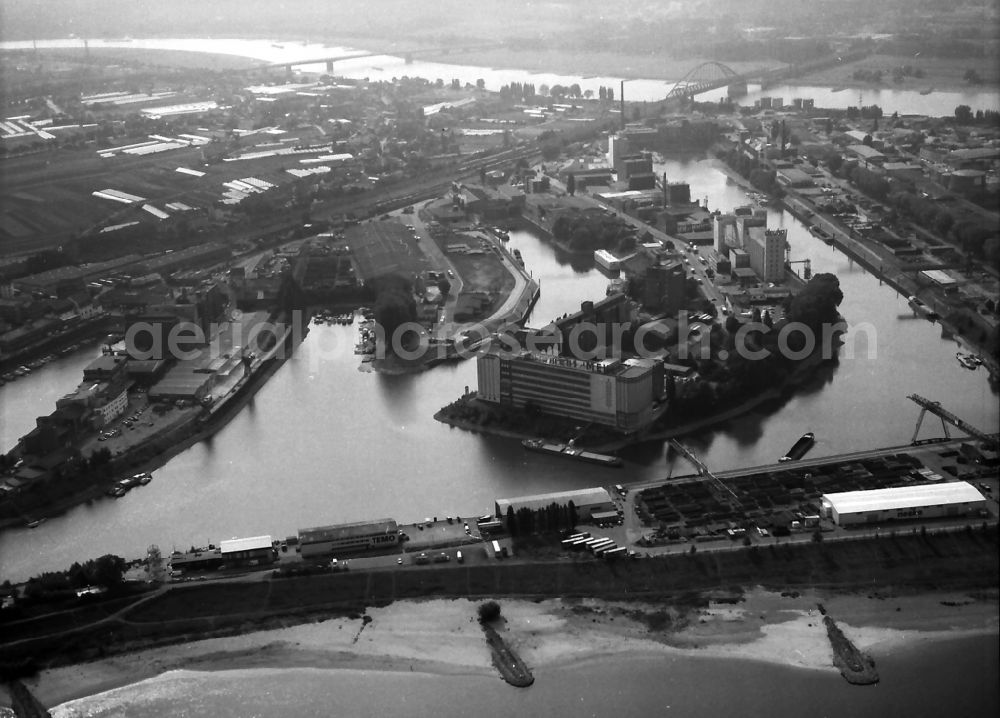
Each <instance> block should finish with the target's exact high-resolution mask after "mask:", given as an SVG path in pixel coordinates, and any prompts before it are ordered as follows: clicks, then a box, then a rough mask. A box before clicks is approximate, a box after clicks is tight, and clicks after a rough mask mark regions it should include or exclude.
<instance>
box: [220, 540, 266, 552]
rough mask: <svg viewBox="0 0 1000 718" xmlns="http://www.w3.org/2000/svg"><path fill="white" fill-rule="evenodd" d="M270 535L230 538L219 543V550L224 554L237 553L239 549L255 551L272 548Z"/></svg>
mask: <svg viewBox="0 0 1000 718" xmlns="http://www.w3.org/2000/svg"><path fill="white" fill-rule="evenodd" d="M272 545H273V544H272V542H271V537H270V536H251V537H249V538H240V539H230V540H228V541H222V542H220V543H219V550H220V551H221V552H222V555H223V556H225V555H226V554H227V553H235V552H237V551H254V550H257V549H264V548H271V546H272Z"/></svg>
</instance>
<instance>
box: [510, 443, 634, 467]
mask: <svg viewBox="0 0 1000 718" xmlns="http://www.w3.org/2000/svg"><path fill="white" fill-rule="evenodd" d="M521 446H523V447H524V448H525V449H527V450H528V451H538V452H541V453H543V454H554V455H556V456H568V457H570V458H572V459H579V460H580V461H586V462H588V463H591V464H600V465H601V466H611V467H615V468H620V467H621V466H622V460H621V459H620V458H618V457H617V456H610V455H609V454H598V453H597V452H596V451H587V450H586V449H581V448H579V447H577V446H575V445H574V444H573V442H572V441H570V442H569V443H568V444H563V443H560V442H555V441H545V440H544V439H525V440H524V441H522V442H521Z"/></svg>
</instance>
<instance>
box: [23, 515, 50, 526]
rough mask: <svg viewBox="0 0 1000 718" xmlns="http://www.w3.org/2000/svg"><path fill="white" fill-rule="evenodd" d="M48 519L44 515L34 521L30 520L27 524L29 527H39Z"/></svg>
mask: <svg viewBox="0 0 1000 718" xmlns="http://www.w3.org/2000/svg"><path fill="white" fill-rule="evenodd" d="M46 521H47V519H46V518H45V517H44V516H43V517H42V518H40V519H35V520H34V521H29V522H28V524H27V526H28V528H29V529H37V528H38V527H39V526H41V525H42V524H44V523H45V522H46Z"/></svg>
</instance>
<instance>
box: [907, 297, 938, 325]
mask: <svg viewBox="0 0 1000 718" xmlns="http://www.w3.org/2000/svg"><path fill="white" fill-rule="evenodd" d="M906 301H907V303H908V304H909V305H910V308H911V309H912V310H913V311H914V312H916V313H917V314H919V315H920V316H922V317H924V318H926V319H929V320H930V321H934V320H935V319H938V318H939V317H940V316H941V315H940V314H938V313H937V312H935V311H934V310H933V309H931V308H930V307H928V306H927V305H926V304H924V303H923V302H922V301H921V300H920V299H919V298H917V297H915V296H913V297H909V298H908V299H907V300H906Z"/></svg>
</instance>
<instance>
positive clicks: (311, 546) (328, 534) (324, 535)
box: [299, 519, 399, 558]
mask: <svg viewBox="0 0 1000 718" xmlns="http://www.w3.org/2000/svg"><path fill="white" fill-rule="evenodd" d="M398 543H399V526H397V524H396V522H395V521H394V520H393V519H378V520H377V521H361V522H358V523H353V524H340V525H337V526H317V527H315V528H311V529H299V547H300V550H301V553H302V558H309V557H311V556H323V555H329V554H332V553H338V554H344V553H356V552H358V551H368V550H369V549H373V548H388V547H391V546H395V545H396V544H398Z"/></svg>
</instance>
